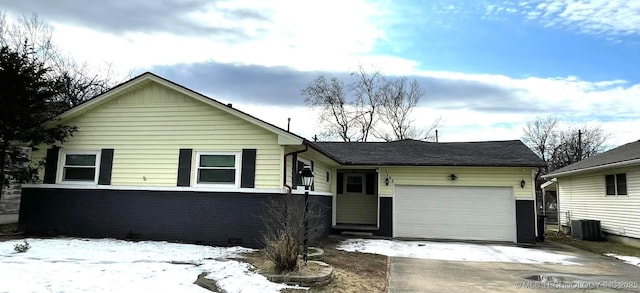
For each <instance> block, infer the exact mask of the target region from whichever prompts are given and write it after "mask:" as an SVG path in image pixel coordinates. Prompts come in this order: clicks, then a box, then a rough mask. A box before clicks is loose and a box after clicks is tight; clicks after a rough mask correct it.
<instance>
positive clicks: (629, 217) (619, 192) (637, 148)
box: [542, 141, 640, 239]
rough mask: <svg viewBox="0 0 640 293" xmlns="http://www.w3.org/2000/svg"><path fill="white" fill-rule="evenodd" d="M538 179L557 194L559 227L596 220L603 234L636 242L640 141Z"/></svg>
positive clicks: (639, 234) (638, 231)
mask: <svg viewBox="0 0 640 293" xmlns="http://www.w3.org/2000/svg"><path fill="white" fill-rule="evenodd" d="M542 177H543V178H544V179H547V180H550V181H549V182H552V183H549V182H548V183H545V185H546V186H550V187H551V188H552V189H555V190H556V191H557V194H558V209H559V210H558V212H559V215H560V222H561V224H562V225H563V226H569V225H570V221H571V220H587V219H588V220H599V221H600V222H601V228H602V230H603V231H604V232H606V233H609V234H613V235H618V236H624V237H630V238H635V239H640V213H638V211H639V210H640V141H636V142H632V143H628V144H625V145H622V146H620V147H617V148H615V149H612V150H610V151H607V152H604V153H602V154H598V155H595V156H593V157H590V158H587V159H584V160H582V161H580V162H577V163H574V164H571V165H569V166H566V167H564V168H561V169H558V170H555V171H553V172H551V173H549V174H547V175H544V176H542ZM550 184H551V185H550ZM554 185H555V186H554Z"/></svg>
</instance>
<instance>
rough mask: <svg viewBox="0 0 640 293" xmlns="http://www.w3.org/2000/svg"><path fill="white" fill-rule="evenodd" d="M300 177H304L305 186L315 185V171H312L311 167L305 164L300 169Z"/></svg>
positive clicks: (303, 183)
mask: <svg viewBox="0 0 640 293" xmlns="http://www.w3.org/2000/svg"><path fill="white" fill-rule="evenodd" d="M300 177H301V178H302V185H304V187H310V186H311V185H313V171H311V167H309V166H304V168H302V171H300Z"/></svg>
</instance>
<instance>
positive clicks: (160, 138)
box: [34, 83, 284, 188]
mask: <svg viewBox="0 0 640 293" xmlns="http://www.w3.org/2000/svg"><path fill="white" fill-rule="evenodd" d="M66 123H67V124H69V125H75V126H78V127H79V130H78V131H77V132H76V133H75V134H74V135H73V137H71V138H70V139H69V140H68V141H67V142H65V143H64V144H63V146H62V147H63V149H68V150H100V149H101V148H113V149H114V158H113V170H112V172H113V175H112V184H113V185H150V186H176V181H177V166H178V150H179V149H181V148H192V149H193V150H194V152H195V151H226V152H240V151H241V150H242V149H243V148H255V149H257V156H256V177H255V178H256V181H255V187H256V188H281V186H282V175H281V174H282V173H281V170H282V167H281V166H282V156H283V154H284V149H283V147H282V146H279V145H278V143H277V142H278V138H277V135H276V134H274V133H272V132H270V131H267V130H265V129H263V128H261V127H259V126H256V125H254V124H251V123H249V122H247V121H245V120H243V119H240V118H238V117H235V116H233V115H231V114H228V113H226V112H224V111H221V110H218V109H216V108H214V107H211V106H209V105H206V104H204V103H202V102H199V101H197V100H195V99H192V98H190V97H188V96H185V95H183V94H180V93H178V92H176V91H173V90H171V89H169V88H167V87H165V86H162V85H159V84H155V83H149V84H147V86H145V87H142V88H138V89H136V90H135V91H131V92H128V93H126V94H125V95H122V96H120V97H116V98H114V99H112V100H110V101H108V102H106V103H105V104H103V105H101V106H99V107H96V108H94V109H91V110H89V111H87V112H86V113H84V114H82V115H80V116H78V117H75V118H73V119H72V120H70V121H68V122H66ZM45 153H46V152H44V151H40V152H39V156H40V157H39V158H38V156H37V155H36V157H35V158H34V160H35V161H37V160H39V159H40V158H41V157H42V156H43V155H44V154H45ZM193 159H194V162H193V164H195V155H194V156H193ZM192 181H193V176H192Z"/></svg>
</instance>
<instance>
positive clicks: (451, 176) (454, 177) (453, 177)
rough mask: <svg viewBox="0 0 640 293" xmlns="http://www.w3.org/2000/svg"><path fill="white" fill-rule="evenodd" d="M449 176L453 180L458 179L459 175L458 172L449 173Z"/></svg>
mask: <svg viewBox="0 0 640 293" xmlns="http://www.w3.org/2000/svg"><path fill="white" fill-rule="evenodd" d="M449 178H451V181H455V180H456V179H458V176H456V174H451V175H449Z"/></svg>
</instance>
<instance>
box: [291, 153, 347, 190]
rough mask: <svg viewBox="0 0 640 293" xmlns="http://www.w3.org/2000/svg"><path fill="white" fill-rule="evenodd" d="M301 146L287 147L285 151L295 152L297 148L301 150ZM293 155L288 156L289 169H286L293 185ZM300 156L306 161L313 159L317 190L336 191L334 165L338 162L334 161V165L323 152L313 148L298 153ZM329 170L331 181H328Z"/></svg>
mask: <svg viewBox="0 0 640 293" xmlns="http://www.w3.org/2000/svg"><path fill="white" fill-rule="evenodd" d="M299 149H300V147H297V148H295V149H294V148H291V147H287V148H285V151H286V152H287V153H290V152H293V151H295V150H299ZM292 158H293V156H291V155H290V156H287V170H285V172H286V174H287V175H286V176H287V184H289V186H291V184H292V182H293V180H292V177H291V168H292V162H291V160H292ZM298 158H299V159H302V160H305V161H309V162H310V161H313V169H314V170H313V171H314V172H313V173H314V176H315V178H314V187H315V188H314V189H315V191H317V192H332V193H334V192H335V191H333V189H335V188H334V187H333V185H334V183H333V182H334V180H335V179H334V178H335V174H334V173H335V172H334V171H335V170H334V168H333V167H334V166H335V165H337V163H335V162H333V164H332V165H330V164H329V162H327V159H326V158H323V157H322V155H321V154H318V153H317V152H315V151H312V150H308V151H306V152H303V153H299V154H298ZM327 172H329V176H330V177H329V181H327Z"/></svg>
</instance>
